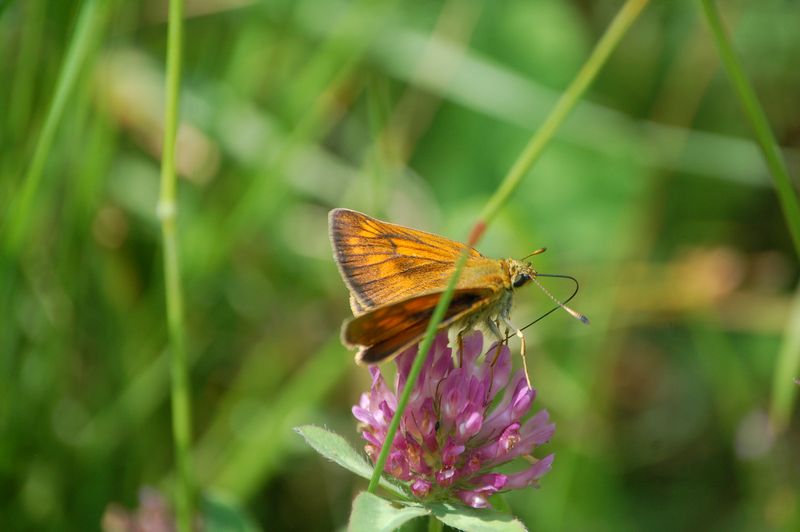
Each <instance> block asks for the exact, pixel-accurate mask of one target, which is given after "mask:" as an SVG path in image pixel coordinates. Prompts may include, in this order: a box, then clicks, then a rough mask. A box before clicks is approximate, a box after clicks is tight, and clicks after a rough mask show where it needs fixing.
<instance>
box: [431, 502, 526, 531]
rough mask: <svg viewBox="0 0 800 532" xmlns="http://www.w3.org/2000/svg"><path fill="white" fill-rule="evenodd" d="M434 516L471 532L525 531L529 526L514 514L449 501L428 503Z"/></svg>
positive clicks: (447, 523) (445, 522) (451, 525)
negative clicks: (458, 504)
mask: <svg viewBox="0 0 800 532" xmlns="http://www.w3.org/2000/svg"><path fill="white" fill-rule="evenodd" d="M428 508H429V509H430V510H431V512H432V513H433V515H434V516H436V517H437V518H438V519H439V520H440V521H442V522H443V523H444V524H446V525H447V526H450V527H453V528H457V529H459V530H468V531H469V532H525V531H526V530H527V528H525V525H523V524H522V523H521V522H520V521H519V520H518V519H516V518H515V517H514V516H513V515H509V514H504V513H501V512H498V511H496V510H477V509H475V508H467V507H466V506H456V505H453V504H447V503H435V504H430V505H428Z"/></svg>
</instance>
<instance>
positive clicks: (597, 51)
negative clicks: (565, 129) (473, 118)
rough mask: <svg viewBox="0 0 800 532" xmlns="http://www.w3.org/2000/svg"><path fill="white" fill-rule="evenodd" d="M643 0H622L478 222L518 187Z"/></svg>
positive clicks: (491, 214) (485, 219) (487, 218)
mask: <svg viewBox="0 0 800 532" xmlns="http://www.w3.org/2000/svg"><path fill="white" fill-rule="evenodd" d="M647 1H648V0H628V1H627V2H625V5H623V6H622V9H620V11H619V13H617V16H616V17H614V20H612V21H611V25H610V26H609V27H608V29H607V30H606V32H605V34H603V36H602V37H601V38H600V40H599V41H598V42H597V44H596V45H595V47H594V50H592V55H590V56H589V59H587V60H586V62H585V63H584V64H583V66H582V67H581V69H580V70H579V71H578V74H577V75H576V76H575V79H573V80H572V83H570V85H569V87H567V90H566V91H564V93H563V94H562V95H561V97H560V98H559V99H558V101H557V102H556V105H555V107H554V108H553V110H552V111H550V114H549V115H548V116H547V118H546V119H545V121H544V123H543V124H542V126H541V127H540V128H539V129H538V130H537V131H536V133H534V135H533V137H532V138H531V140H530V141H529V142H528V145H527V146H525V149H524V150H523V151H522V154H521V155H520V156H519V158H518V159H517V161H516V162H515V163H514V166H512V167H511V170H509V172H508V174H507V175H506V177H505V179H503V182H502V183H500V186H499V187H498V189H497V191H496V192H495V193H494V195H493V196H492V197H491V198H490V199H489V202H488V203H487V204H486V207H484V209H483V212H482V213H481V216H480V221H481V222H483V223H484V224H488V223H489V222H490V221H491V220H492V219H493V218H494V217H495V216H496V215H497V213H498V211H499V210H500V208H501V207H502V206H503V205H505V203H506V202H507V201H508V199H509V197H511V194H513V193H514V191H515V190H516V189H517V187H518V186H519V184H520V182H521V181H522V178H523V177H524V176H525V174H526V173H528V171H529V170H530V169H531V167H532V166H533V164H534V163H535V162H536V160H537V159H538V158H539V157H540V156H541V154H542V152H543V151H544V148H545V147H546V146H547V144H548V143H549V142H550V140H551V139H552V138H553V135H555V133H556V131H558V128H560V127H561V124H562V123H563V122H564V120H565V119H566V118H567V116H568V115H569V113H570V112H572V110H573V109H574V108H575V105H576V104H577V103H578V100H580V99H581V97H582V96H583V94H584V93H585V92H586V89H587V88H588V87H589V85H590V84H591V83H592V81H594V79H595V77H597V73H598V72H599V71H600V69H601V68H602V67H603V65H604V64H605V63H606V61H607V60H608V56H609V55H611V52H613V51H614V48H616V46H617V44H619V41H620V40H621V39H622V37H623V36H624V35H625V33H626V32H627V31H628V28H629V27H630V26H631V24H633V21H634V20H636V18H637V17H638V16H639V13H640V12H641V11H642V9H643V8H644V6H645V5H647Z"/></svg>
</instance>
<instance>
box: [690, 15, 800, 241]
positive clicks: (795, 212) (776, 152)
mask: <svg viewBox="0 0 800 532" xmlns="http://www.w3.org/2000/svg"><path fill="white" fill-rule="evenodd" d="M702 3H703V11H704V12H705V15H706V20H707V21H708V25H709V27H710V28H711V33H712V35H713V37H714V41H715V42H716V44H717V49H718V50H719V55H720V58H721V59H722V64H723V65H724V66H725V71H726V72H727V73H728V77H729V78H730V79H731V83H732V84H733V88H734V92H735V93H736V96H737V97H738V98H739V103H740V104H741V106H742V108H743V109H744V113H745V115H747V119H748V120H749V121H750V125H751V126H752V128H753V131H754V133H755V135H756V140H757V141H758V145H759V146H760V147H761V152H762V153H763V154H764V159H766V162H767V167H768V168H769V171H770V173H771V174H772V179H773V181H774V183H775V189H776V190H777V193H778V200H779V201H780V204H781V209H782V210H783V216H784V217H785V218H786V225H788V226H789V232H790V233H791V235H792V241H793V243H794V248H795V252H796V253H797V254H798V255H799V256H800V204H798V201H797V192H796V191H795V189H794V187H793V186H792V182H791V179H790V178H789V172H788V170H787V169H786V163H785V162H784V160H783V157H782V155H781V152H780V147H779V146H778V142H777V141H776V140H775V135H774V134H773V133H772V129H771V128H770V126H769V122H768V121H767V117H766V115H765V114H764V110H763V109H762V108H761V104H759V102H758V97H757V96H756V93H755V91H754V90H753V87H752V85H750V82H749V81H748V79H747V76H745V74H744V69H743V68H742V64H741V62H740V61H739V58H738V57H737V56H736V53H735V52H734V50H733V46H732V44H731V40H730V38H729V37H728V35H727V33H726V31H725V28H723V26H722V20H721V19H720V15H719V10H718V9H717V5H716V3H714V1H713V0H702Z"/></svg>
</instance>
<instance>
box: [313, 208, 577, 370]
mask: <svg viewBox="0 0 800 532" xmlns="http://www.w3.org/2000/svg"><path fill="white" fill-rule="evenodd" d="M328 225H329V230H330V238H331V244H332V245H333V255H334V260H335V261H336V264H337V265H338V267H339V272H340V273H341V274H342V279H344V282H345V284H346V285H347V288H348V289H349V290H350V307H351V308H352V310H353V315H354V316H355V317H354V318H353V319H351V320H348V321H346V322H345V323H344V325H343V327H342V341H343V342H344V344H345V345H347V346H348V347H358V353H356V362H357V363H358V364H376V363H379V362H383V361H386V360H390V359H392V358H393V357H395V356H396V355H398V354H399V353H401V352H402V351H404V350H406V349H408V348H409V347H411V346H413V345H414V344H417V343H419V342H420V341H421V340H422V337H423V335H424V334H425V328H426V327H427V325H428V320H430V318H431V315H432V314H433V309H434V307H436V304H437V303H438V301H439V297H440V296H441V294H442V292H443V291H444V289H445V287H446V286H447V282H448V281H449V279H450V277H451V276H452V275H453V271H454V269H455V263H456V260H457V259H458V257H459V255H460V254H461V252H462V251H463V250H464V248H465V247H466V246H464V244H461V243H459V242H455V241H453V240H449V239H447V238H444V237H441V236H437V235H434V234H431V233H426V232H424V231H418V230H416V229H410V228H408V227H403V226H401V225H395V224H391V223H387V222H382V221H380V220H376V219H375V218H371V217H369V216H367V215H365V214H362V213H360V212H356V211H351V210H349V209H334V210H332V211H331V212H330V214H329V215H328ZM542 251H544V249H541V250H538V251H536V252H534V253H533V254H536V253H540V252H542ZM536 275H537V273H536V270H534V269H533V266H531V264H530V263H527V262H522V261H518V260H515V259H500V260H497V259H490V258H487V257H484V256H483V255H481V254H480V253H478V252H477V251H476V250H474V249H472V248H469V249H468V258H467V262H466V265H465V266H464V269H463V271H462V273H461V277H460V278H459V280H458V284H457V285H456V290H455V293H454V295H453V299H452V301H451V303H450V307H449V308H448V309H447V313H446V314H445V317H444V319H443V320H442V322H441V323H440V324H439V328H438V330H439V331H441V330H444V329H447V328H449V327H451V326H456V327H458V328H459V330H460V333H463V332H464V331H467V330H469V329H471V328H472V327H474V326H475V325H477V324H481V323H482V324H484V325H485V326H486V327H487V328H488V329H489V330H490V331H491V332H492V333H494V335H495V336H497V338H498V339H499V340H503V339H505V337H504V336H503V335H502V334H501V332H500V328H499V326H500V324H503V325H505V327H507V328H508V329H509V330H514V331H516V334H517V336H519V337H520V339H521V340H522V347H521V352H522V355H523V361H524V360H525V358H524V352H525V342H524V336H523V335H522V332H521V331H520V330H518V329H516V328H515V327H513V326H512V325H511V324H510V323H509V320H508V318H509V313H510V311H511V305H512V301H513V292H514V290H515V289H516V288H519V287H521V286H524V285H526V284H527V283H529V282H530V281H531V280H534V281H535V277H536ZM537 284H538V282H537ZM551 297H552V296H551ZM561 306H562V307H563V305H561ZM564 308H566V307H564ZM567 311H568V312H570V313H571V314H573V315H575V317H579V318H580V319H582V320H583V321H588V320H586V318H585V317H583V316H582V315H579V314H578V313H576V312H575V311H573V310H571V309H568V308H567ZM526 373H527V371H526Z"/></svg>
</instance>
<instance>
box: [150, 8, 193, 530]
mask: <svg viewBox="0 0 800 532" xmlns="http://www.w3.org/2000/svg"><path fill="white" fill-rule="evenodd" d="M182 41H183V0H170V2H169V29H168V35H167V79H166V105H165V110H164V149H163V154H162V158H161V193H160V196H159V200H158V216H159V218H160V219H161V234H162V237H163V240H164V277H165V281H166V303H167V325H168V328H169V337H170V348H171V360H172V363H171V375H172V383H171V388H172V394H171V395H172V436H173V441H174V446H175V462H176V465H177V470H178V483H177V486H176V488H175V515H176V521H177V526H178V530H179V531H180V532H189V531H190V530H191V523H192V515H193V513H194V512H193V506H194V504H193V498H194V490H193V482H192V467H191V457H190V450H189V444H190V440H191V433H192V415H191V403H190V394H189V375H188V374H189V369H188V365H189V364H188V357H187V355H186V340H185V333H184V324H183V295H182V293H181V279H180V262H179V253H178V234H177V229H176V225H177V224H176V221H177V214H178V206H177V201H176V188H177V185H176V180H177V179H176V177H177V176H176V172H175V141H176V137H177V132H178V106H179V93H180V83H181V52H182V50H181V47H182Z"/></svg>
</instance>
